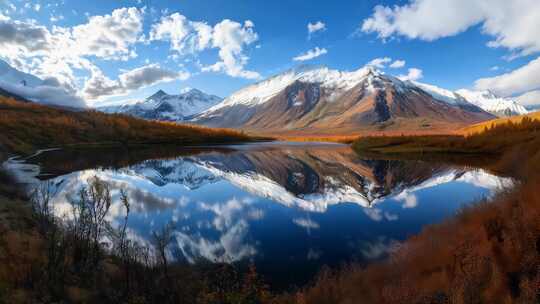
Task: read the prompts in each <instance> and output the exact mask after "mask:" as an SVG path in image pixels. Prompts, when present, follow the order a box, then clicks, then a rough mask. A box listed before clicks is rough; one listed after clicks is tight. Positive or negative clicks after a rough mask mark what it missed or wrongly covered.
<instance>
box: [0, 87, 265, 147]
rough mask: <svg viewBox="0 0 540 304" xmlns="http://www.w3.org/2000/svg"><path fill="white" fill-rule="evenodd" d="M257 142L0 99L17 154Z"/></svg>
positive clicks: (1, 136)
mask: <svg viewBox="0 0 540 304" xmlns="http://www.w3.org/2000/svg"><path fill="white" fill-rule="evenodd" d="M253 140H256V138H255V137H250V136H248V135H246V134H244V133H242V132H239V131H234V130H229V129H211V128H205V127H199V126H191V125H180V124H176V123H166V122H157V121H146V120H142V119H137V118H134V117H130V116H126V115H116V114H105V113H101V112H97V111H81V112H73V111H68V110H62V109H57V108H51V107H47V106H43V105H38V104H35V103H24V102H19V101H15V100H13V99H8V98H4V97H0V143H1V144H2V145H3V146H4V150H7V151H10V152H12V153H29V152H32V151H34V150H36V149H43V148H49V147H59V146H77V145H79V146H85V147H88V146H107V145H114V146H116V145H141V144H170V145H176V146H186V145H201V144H223V143H233V142H247V141H253Z"/></svg>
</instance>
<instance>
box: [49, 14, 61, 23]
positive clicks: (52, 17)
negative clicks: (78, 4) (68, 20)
mask: <svg viewBox="0 0 540 304" xmlns="http://www.w3.org/2000/svg"><path fill="white" fill-rule="evenodd" d="M49 20H50V21H51V22H53V23H54V22H58V21H62V20H64V16H63V15H57V16H55V15H51V18H49Z"/></svg>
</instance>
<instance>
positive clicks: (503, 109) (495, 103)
mask: <svg viewBox="0 0 540 304" xmlns="http://www.w3.org/2000/svg"><path fill="white" fill-rule="evenodd" d="M456 93H457V94H459V95H461V96H463V97H465V99H467V101H468V102H470V103H472V104H474V105H477V106H479V107H480V108H482V109H484V110H485V111H487V112H490V113H491V114H494V115H497V116H512V115H523V114H527V113H528V112H529V111H527V109H526V108H525V107H524V106H522V105H520V104H518V103H517V102H516V101H515V100H514V99H511V98H504V97H499V96H497V95H495V94H493V92H491V91H489V90H486V91H470V90H465V89H462V90H458V91H456Z"/></svg>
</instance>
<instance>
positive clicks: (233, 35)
mask: <svg viewBox="0 0 540 304" xmlns="http://www.w3.org/2000/svg"><path fill="white" fill-rule="evenodd" d="M253 28H254V24H253V22H252V21H251V20H247V21H245V22H244V24H243V25H242V24H240V23H238V22H236V21H232V20H229V19H225V20H222V21H221V22H219V23H217V24H215V25H214V26H213V27H212V26H210V25H208V24H207V23H205V22H199V21H190V20H188V19H187V18H186V17H185V16H183V15H181V14H179V13H174V14H172V15H169V16H164V17H162V18H161V20H160V22H159V23H157V24H154V25H153V26H152V29H151V31H150V41H153V40H164V41H170V42H171V50H174V51H176V52H178V53H179V54H181V55H186V54H192V55H195V54H197V53H198V52H201V51H204V50H206V49H210V48H216V49H218V50H219V52H218V53H219V58H220V59H221V60H220V61H218V62H216V63H215V64H213V65H210V66H206V67H203V71H214V72H224V73H226V74H227V75H230V76H233V77H242V78H248V79H254V78H259V77H260V75H259V74H258V73H257V72H254V71H248V70H245V69H244V67H245V65H246V64H247V62H248V60H249V57H248V56H247V55H245V53H244V48H245V47H246V46H248V45H250V44H252V43H254V42H255V41H257V40H258V39H259V37H258V35H257V33H256V32H255V31H254V29H253Z"/></svg>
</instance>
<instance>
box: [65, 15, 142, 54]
mask: <svg viewBox="0 0 540 304" xmlns="http://www.w3.org/2000/svg"><path fill="white" fill-rule="evenodd" d="M142 23H143V10H140V9H137V8H134V7H131V8H120V9H116V10H114V11H113V12H112V13H111V14H110V15H104V16H93V17H90V19H89V20H88V23H86V24H82V25H78V26H75V27H73V28H72V29H71V38H72V40H73V45H72V46H71V51H74V52H75V53H76V54H79V55H81V56H84V55H87V56H91V55H93V56H96V57H101V58H104V59H119V58H121V56H128V57H134V56H135V53H134V52H133V51H132V50H131V49H130V46H131V45H133V44H135V43H136V42H137V41H138V39H139V36H140V35H141V33H142Z"/></svg>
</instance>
